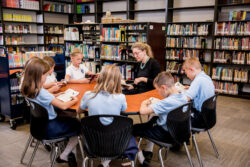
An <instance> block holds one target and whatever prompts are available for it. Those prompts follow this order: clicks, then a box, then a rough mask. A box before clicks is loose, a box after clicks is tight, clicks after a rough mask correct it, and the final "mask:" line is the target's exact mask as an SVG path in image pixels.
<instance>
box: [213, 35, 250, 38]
mask: <svg viewBox="0 0 250 167" xmlns="http://www.w3.org/2000/svg"><path fill="white" fill-rule="evenodd" d="M222 37H235V38H244V37H245V38H247V37H250V35H215V38H222Z"/></svg>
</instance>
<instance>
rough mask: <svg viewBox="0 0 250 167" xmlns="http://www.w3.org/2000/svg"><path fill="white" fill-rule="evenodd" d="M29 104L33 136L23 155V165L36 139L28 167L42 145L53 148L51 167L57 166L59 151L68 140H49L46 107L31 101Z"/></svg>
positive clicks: (64, 138) (62, 138)
mask: <svg viewBox="0 0 250 167" xmlns="http://www.w3.org/2000/svg"><path fill="white" fill-rule="evenodd" d="M29 103H30V133H31V135H30V137H29V139H28V141H27V143H26V146H25V149H24V152H23V154H22V157H21V163H22V162H23V158H24V156H25V153H26V151H27V149H28V147H29V145H30V144H31V142H32V139H36V144H35V147H34V151H33V153H32V156H31V158H30V160H29V163H28V167H30V166H31V164H32V162H33V159H34V157H35V154H36V151H37V149H38V146H39V144H40V143H43V144H48V145H51V146H52V150H51V155H50V157H51V167H53V166H54V164H55V159H56V157H57V156H58V150H59V148H60V147H59V146H60V144H62V143H63V142H64V141H66V140H67V138H66V137H58V138H53V139H47V138H46V128H47V124H48V122H49V117H48V112H47V110H46V109H45V108H44V107H42V106H40V105H39V104H37V103H35V102H32V101H29Z"/></svg>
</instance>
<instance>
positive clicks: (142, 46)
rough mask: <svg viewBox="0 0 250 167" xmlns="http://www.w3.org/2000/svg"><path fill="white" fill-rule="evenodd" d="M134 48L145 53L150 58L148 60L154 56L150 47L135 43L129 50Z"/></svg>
mask: <svg viewBox="0 0 250 167" xmlns="http://www.w3.org/2000/svg"><path fill="white" fill-rule="evenodd" d="M134 48H137V49H140V50H141V51H144V50H145V51H146V54H147V55H148V56H149V57H150V58H154V54H153V52H152V49H151V47H150V46H149V45H148V44H146V43H143V42H136V43H134V44H133V45H132V47H131V49H132V50H133V49H134Z"/></svg>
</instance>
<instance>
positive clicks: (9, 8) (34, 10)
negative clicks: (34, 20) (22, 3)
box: [2, 7, 41, 12]
mask: <svg viewBox="0 0 250 167" xmlns="http://www.w3.org/2000/svg"><path fill="white" fill-rule="evenodd" d="M2 9H8V10H22V11H33V12H41V11H40V10H36V9H26V8H12V7H2Z"/></svg>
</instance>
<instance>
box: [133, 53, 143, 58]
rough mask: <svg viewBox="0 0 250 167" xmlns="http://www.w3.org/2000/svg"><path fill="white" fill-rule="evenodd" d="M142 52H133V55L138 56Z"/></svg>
mask: <svg viewBox="0 0 250 167" xmlns="http://www.w3.org/2000/svg"><path fill="white" fill-rule="evenodd" d="M141 53H142V52H133V56H134V57H135V56H138V55H139V54H141Z"/></svg>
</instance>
